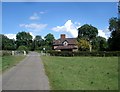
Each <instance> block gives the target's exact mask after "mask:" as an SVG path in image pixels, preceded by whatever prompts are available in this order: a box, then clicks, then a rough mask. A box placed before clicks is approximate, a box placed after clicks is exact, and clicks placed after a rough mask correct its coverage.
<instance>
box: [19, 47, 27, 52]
mask: <svg viewBox="0 0 120 92" xmlns="http://www.w3.org/2000/svg"><path fill="white" fill-rule="evenodd" d="M18 50H19V51H26V53H28V48H27V47H26V46H19V47H18Z"/></svg>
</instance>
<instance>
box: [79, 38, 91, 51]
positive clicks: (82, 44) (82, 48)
mask: <svg viewBox="0 0 120 92" xmlns="http://www.w3.org/2000/svg"><path fill="white" fill-rule="evenodd" d="M77 45H78V49H79V50H80V51H88V50H89V49H90V43H89V42H88V41H87V40H85V39H79V41H78V43H77Z"/></svg>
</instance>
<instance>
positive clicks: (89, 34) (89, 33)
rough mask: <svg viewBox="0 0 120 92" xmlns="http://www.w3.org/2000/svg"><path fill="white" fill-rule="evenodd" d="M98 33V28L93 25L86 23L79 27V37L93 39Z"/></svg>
mask: <svg viewBox="0 0 120 92" xmlns="http://www.w3.org/2000/svg"><path fill="white" fill-rule="evenodd" d="M97 35H98V29H97V28H96V27H93V26H92V25H88V24H85V25H83V26H81V27H80V28H78V38H84V39H86V40H88V41H92V40H93V39H94V38H95V37H96V36H97Z"/></svg>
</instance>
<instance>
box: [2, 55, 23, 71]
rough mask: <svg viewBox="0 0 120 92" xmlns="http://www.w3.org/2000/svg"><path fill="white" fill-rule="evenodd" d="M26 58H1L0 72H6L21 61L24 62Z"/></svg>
mask: <svg viewBox="0 0 120 92" xmlns="http://www.w3.org/2000/svg"><path fill="white" fill-rule="evenodd" d="M24 58H25V56H3V57H0V72H1V71H2V72H5V71H6V70H8V69H10V68H11V67H13V66H15V65H16V64H17V63H19V62H20V61H21V60H23V59H24Z"/></svg>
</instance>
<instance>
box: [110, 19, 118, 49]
mask: <svg viewBox="0 0 120 92" xmlns="http://www.w3.org/2000/svg"><path fill="white" fill-rule="evenodd" d="M109 30H110V31H111V36H110V38H109V39H108V45H109V49H110V50H115V51H117V50H120V19H118V18H115V17H113V18H111V19H110V20H109Z"/></svg>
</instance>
